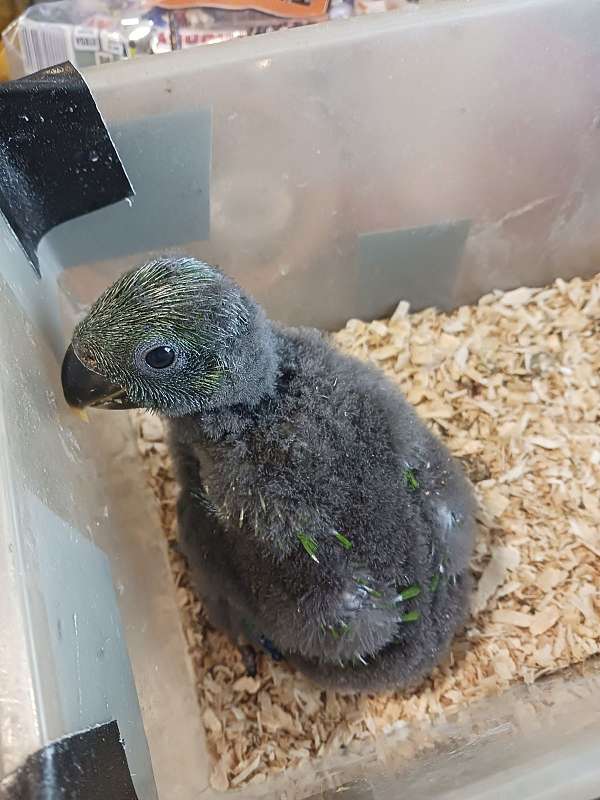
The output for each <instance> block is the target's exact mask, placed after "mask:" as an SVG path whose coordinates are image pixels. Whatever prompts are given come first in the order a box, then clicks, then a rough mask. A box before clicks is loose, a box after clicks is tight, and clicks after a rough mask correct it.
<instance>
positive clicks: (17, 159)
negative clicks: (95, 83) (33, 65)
mask: <svg viewBox="0 0 600 800" xmlns="http://www.w3.org/2000/svg"><path fill="white" fill-rule="evenodd" d="M133 194H134V191H133V188H132V186H131V184H130V182H129V179H128V177H127V174H126V173H125V170H124V168H123V165H122V164H121V161H120V159H119V156H118V154H117V151H116V150H115V147H114V145H113V143H112V141H111V139H110V136H109V133H108V131H107V130H106V126H105V125H104V122H103V121H102V117H101V116H100V112H99V111H98V108H97V107H96V104H95V102H94V99H93V97H92V95H91V93H90V90H89V89H88V87H87V85H86V83H85V81H84V80H83V78H82V77H81V75H80V74H79V72H78V71H77V70H76V69H75V67H73V66H72V64H69V63H66V64H60V65H58V66H56V67H50V68H49V69H45V70H42V71H41V72H36V73H35V74H34V75H28V76H27V77H26V78H20V79H19V80H16V81H12V82H10V83H6V84H0V211H1V212H2V213H3V214H4V216H5V217H6V219H7V221H8V223H9V225H10V226H11V228H12V229H13V231H14V233H15V235H16V236H17V238H18V240H19V241H20V242H21V245H22V246H23V249H24V250H25V252H26V253H27V255H28V257H29V259H30V261H31V263H32V264H33V266H34V268H35V270H36V272H37V273H38V274H39V262H38V258H37V254H36V250H37V246H38V244H39V242H40V239H41V238H42V236H44V234H46V233H47V232H48V231H49V230H50V229H51V228H54V227H55V226H56V225H59V224H60V223H61V222H66V221H67V220H70V219H74V218H75V217H80V216H83V215H84V214H88V213H90V212H91V211H95V210H97V209H99V208H103V207H104V206H108V205H111V204H112V203H116V202H118V201H119V200H124V199H125V198H127V197H131V196H132V195H133Z"/></svg>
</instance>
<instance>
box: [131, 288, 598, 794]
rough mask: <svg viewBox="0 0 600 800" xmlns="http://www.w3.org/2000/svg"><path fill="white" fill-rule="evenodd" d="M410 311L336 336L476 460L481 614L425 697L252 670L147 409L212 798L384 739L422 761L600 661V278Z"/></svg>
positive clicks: (280, 667)
mask: <svg viewBox="0 0 600 800" xmlns="http://www.w3.org/2000/svg"><path fill="white" fill-rule="evenodd" d="M408 312H409V306H408V304H407V303H405V302H402V303H400V304H399V306H398V308H397V309H396V311H395V312H394V314H393V315H392V317H391V318H390V320H388V321H385V320H378V321H376V322H372V323H364V322H360V321H359V320H352V321H350V322H349V323H348V324H347V326H346V327H345V328H344V330H343V331H340V332H339V333H338V334H336V335H335V337H334V338H335V341H336V342H337V344H338V346H339V347H340V348H341V349H342V350H344V351H346V352H349V353H352V354H354V355H356V356H357V357H358V358H361V359H363V360H369V361H373V362H374V363H376V364H377V365H378V366H379V367H380V368H381V369H383V370H384V371H385V372H386V373H387V374H388V375H389V376H390V378H391V379H392V380H393V381H395V382H396V383H397V384H398V385H399V386H400V387H401V389H402V390H403V391H404V393H405V395H406V396H407V397H408V399H409V400H410V402H411V403H413V404H414V405H415V406H416V408H417V411H418V413H420V414H421V416H422V417H423V418H424V419H425V420H426V421H427V423H428V424H429V425H430V427H431V428H432V430H434V431H435V432H436V433H437V434H438V435H439V436H440V437H441V438H442V439H443V440H444V441H445V442H446V444H447V445H448V447H449V448H450V449H451V450H452V452H453V453H454V454H455V455H456V456H457V457H458V458H459V459H461V460H462V462H463V464H464V465H465V468H466V470H467V472H468V474H469V477H470V478H471V480H472V482H473V483H474V486H475V491H476V494H477V496H478V499H479V502H480V520H481V528H480V532H479V537H478V541H477V546H476V551H475V555H474V558H473V563H472V566H473V570H474V572H475V575H476V576H477V577H478V579H479V581H478V585H477V586H476V588H475V591H474V595H473V602H472V612H473V613H472V618H471V620H470V622H469V625H468V628H467V630H466V632H465V635H464V636H462V637H459V639H458V640H457V641H456V643H455V646H454V648H453V652H452V655H451V658H450V660H449V662H448V663H446V664H443V665H441V666H440V667H439V668H438V669H437V670H435V671H434V673H433V675H432V677H431V679H430V680H428V681H427V682H426V683H425V685H424V686H423V687H422V688H421V689H420V690H419V691H418V692H416V693H415V694H413V695H410V696H407V697H404V696H402V695H385V696H379V697H377V696H374V697H371V696H366V697H361V696H352V695H344V696H342V695H337V694H336V693H335V692H331V691H328V692H322V691H320V690H319V689H318V688H316V687H314V686H312V685H311V684H310V683H308V681H306V679H305V678H303V677H302V676H301V675H299V674H295V673H293V672H292V670H290V669H289V668H288V667H287V666H286V665H285V664H284V663H274V662H273V661H271V660H270V659H269V658H268V657H266V656H261V657H260V658H259V664H258V674H257V676H256V678H250V677H248V676H247V675H246V674H245V671H244V666H243V664H242V661H241V658H240V654H239V652H238V650H237V649H236V648H234V647H232V646H231V645H230V643H229V642H228V640H227V639H226V637H225V636H224V635H223V634H221V633H220V632H218V631H215V630H213V629H212V628H211V627H210V625H208V623H207V622H206V620H205V618H204V616H203V613H202V607H201V603H200V602H199V600H198V599H197V597H196V596H195V594H194V593H193V591H192V589H191V587H190V584H189V579H188V575H187V570H186V565H185V561H184V559H183V558H182V557H181V555H180V554H179V551H178V549H177V544H176V539H175V502H176V497H177V489H176V485H175V482H174V479H173V476H172V472H171V468H170V463H169V457H168V453H167V448H166V446H165V444H164V434H163V430H162V423H161V421H160V420H159V419H158V418H157V417H155V416H151V415H147V414H142V413H139V412H135V413H134V420H135V424H136V426H137V431H138V442H139V449H140V453H141V455H142V457H143V458H144V460H145V462H146V466H147V470H148V476H149V481H150V484H151V486H152V488H153V489H154V492H155V494H156V496H157V498H158V500H159V507H160V513H161V520H162V524H163V528H164V531H165V534H166V536H167V540H168V543H169V555H170V559H171V566H172V570H173V575H174V582H175V586H176V596H177V602H178V603H179V606H180V608H181V613H182V615H183V621H184V628H185V631H186V641H187V643H188V647H189V652H190V657H191V660H192V663H193V667H194V670H195V675H196V683H197V689H198V697H199V702H200V705H201V707H202V709H203V720H204V725H205V728H206V732H207V739H208V745H209V748H210V750H211V752H212V755H213V757H214V768H213V772H212V775H211V779H210V782H211V786H212V787H213V788H214V789H217V790H221V791H223V790H225V789H228V788H236V787H239V786H243V785H244V784H257V783H260V782H263V781H265V780H266V779H267V778H269V777H270V776H273V775H276V774H278V773H280V772H282V771H283V770H286V769H289V768H292V767H296V766H298V765H301V764H306V763H307V762H308V761H309V759H314V758H319V757H321V756H324V755H326V754H328V753H335V752H337V751H339V749H340V748H341V747H342V746H345V747H346V748H348V747H351V746H353V745H354V744H357V745H360V746H364V742H365V740H372V739H373V738H374V737H375V736H377V735H381V734H385V733H389V734H390V735H391V734H393V735H394V736H395V737H402V747H405V748H406V755H407V757H409V756H410V755H411V754H413V753H414V752H415V748H418V747H419V746H425V745H426V742H427V736H428V734H427V733H426V731H427V727H426V723H428V722H430V721H431V720H433V719H435V718H436V717H438V716H439V715H440V714H445V715H447V714H452V713H454V712H455V711H458V710H459V709H461V708H462V707H464V706H465V704H467V703H471V702H475V701H477V700H481V699H483V698H485V697H487V696H490V695H493V694H496V693H497V692H498V691H501V690H503V689H505V688H506V686H507V685H509V684H510V683H514V682H517V681H521V682H526V683H530V682H532V681H534V680H536V679H537V678H538V677H539V676H540V675H545V674H548V673H550V672H555V671H557V670H559V669H562V668H564V667H566V666H568V665H569V664H576V663H579V662H581V661H583V660H584V659H587V658H589V657H590V656H592V655H594V654H597V653H599V652H600V602H599V601H598V597H599V596H600V595H599V591H600V529H599V527H598V518H599V516H600V488H599V487H600V428H599V426H598V417H599V414H600V335H599V333H600V276H597V277H596V278H594V279H592V280H589V281H583V280H580V279H578V278H575V279H574V280H572V281H570V282H565V281H562V280H558V281H556V283H555V284H554V285H553V286H552V287H548V288H545V289H531V288H520V289H515V290H514V291H511V292H507V293H504V294H503V293H501V292H493V293H491V294H490V295H487V296H486V297H484V298H482V299H481V300H480V302H479V303H478V304H477V305H476V306H465V307H462V308H459V309H457V310H456V311H454V312H452V313H450V314H441V313H436V312H435V311H434V310H432V309H427V310H425V311H422V312H419V313H418V314H413V315H410V314H409V313H408ZM414 725H416V726H417V728H418V730H417V733H415V728H414ZM394 741H396V739H395V740H394ZM200 746H201V744H200V742H199V743H198V747H200Z"/></svg>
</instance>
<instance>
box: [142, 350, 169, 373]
mask: <svg viewBox="0 0 600 800" xmlns="http://www.w3.org/2000/svg"><path fill="white" fill-rule="evenodd" d="M144 360H145V361H146V364H148V366H149V367H152V369H165V368H166V367H170V366H171V364H172V363H173V362H174V361H175V350H174V349H173V348H172V347H154V348H152V350H148V352H147V353H146V355H145V356H144Z"/></svg>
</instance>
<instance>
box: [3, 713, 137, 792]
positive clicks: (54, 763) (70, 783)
mask: <svg viewBox="0 0 600 800" xmlns="http://www.w3.org/2000/svg"><path fill="white" fill-rule="evenodd" d="M59 798H60V800H139V799H138V796H137V794H136V791H135V789H134V787H133V782H132V780H131V773H130V772H129V767H128V765H127V758H126V756H125V750H124V749H123V743H122V741H121V737H120V734H119V726H118V725H117V723H116V721H113V722H107V723H106V724H105V725H99V726H98V727H96V728H90V729H89V730H87V731H83V732H81V733H75V734H73V735H72V736H65V737H64V738H63V739H59V740H58V741H56V742H51V743H50V744H48V745H46V747H43V748H42V749H41V750H38V751H37V753H33V755H31V756H29V758H28V759H27V760H26V761H25V763H24V764H23V766H22V767H21V768H20V769H18V770H16V772H12V773H11V774H10V775H7V776H6V778H4V780H3V781H1V782H0V800H59Z"/></svg>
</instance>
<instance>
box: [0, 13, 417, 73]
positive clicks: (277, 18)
mask: <svg viewBox="0 0 600 800" xmlns="http://www.w3.org/2000/svg"><path fill="white" fill-rule="evenodd" d="M399 1H401V2H402V3H404V0H50V2H48V0H44V2H36V1H35V0H34V2H30V1H29V0H0V30H2V31H3V33H2V40H1V43H0V80H7V79H8V78H17V77H21V76H23V75H27V74H30V73H32V72H36V71H37V70H40V69H44V68H46V67H50V66H53V65H54V64H57V63H61V62H64V61H70V62H71V63H72V64H74V65H75V66H76V67H77V68H78V69H85V68H86V67H90V66H98V65H101V64H105V63H108V62H111V61H117V60H121V59H127V58H133V57H135V56H137V55H140V54H160V53H166V52H170V51H172V50H182V49H185V48H188V47H195V46H198V45H205V44H217V43H220V42H225V41H228V40H230V39H236V38H239V37H243V36H254V35H256V34H260V33H267V32H272V31H282V30H285V29H288V28H294V27H298V26H300V25H310V24H312V23H315V22H323V21H326V20H330V19H340V18H342V19H343V18H347V17H349V16H352V15H354V14H368V13H373V12H379V11H385V10H387V8H392V6H393V7H396V6H397V5H398V2H399Z"/></svg>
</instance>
